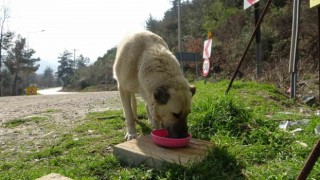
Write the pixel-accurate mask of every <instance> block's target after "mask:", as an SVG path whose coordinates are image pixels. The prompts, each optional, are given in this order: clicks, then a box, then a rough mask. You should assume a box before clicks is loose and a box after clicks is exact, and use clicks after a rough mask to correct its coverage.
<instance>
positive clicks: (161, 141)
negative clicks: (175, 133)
mask: <svg viewBox="0 0 320 180" xmlns="http://www.w3.org/2000/svg"><path fill="white" fill-rule="evenodd" d="M151 137H152V141H153V142H154V143H155V144H157V145H159V146H162V147H169V148H178V147H185V146H187V145H188V144H189V141H190V139H191V134H190V133H188V136H187V137H186V138H179V139H176V138H170V137H169V133H168V131H167V130H166V129H157V130H154V131H152V132H151Z"/></svg>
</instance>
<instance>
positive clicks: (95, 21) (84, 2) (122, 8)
mask: <svg viewBox="0 0 320 180" xmlns="http://www.w3.org/2000/svg"><path fill="white" fill-rule="evenodd" d="M1 1H2V2H1ZM1 1H0V6H1V7H3V5H5V7H7V8H9V13H8V14H9V19H8V20H7V23H6V24H5V28H6V30H9V31H14V32H15V33H16V34H20V35H22V37H25V38H26V39H27V46H28V47H30V48H32V49H34V50H35V51H36V53H35V55H34V57H36V58H37V57H40V59H41V61H40V69H39V70H38V71H37V73H42V72H43V70H44V69H45V68H46V67H47V66H50V67H51V68H53V69H54V70H55V71H56V69H57V66H58V65H59V64H58V57H59V56H60V55H61V54H62V53H63V52H64V50H68V51H70V52H75V54H76V57H77V56H78V55H79V54H82V55H83V56H84V57H88V58H90V62H91V63H93V62H94V61H96V60H97V58H98V57H102V56H103V55H104V54H105V53H106V52H107V50H109V49H111V48H113V47H115V46H117V45H118V43H119V42H120V41H121V39H122V37H123V36H124V34H125V33H126V32H128V31H131V30H136V29H144V28H145V22H146V20H147V19H148V18H149V15H152V17H154V18H155V19H158V20H161V19H162V18H163V16H164V13H165V12H166V11H167V10H169V9H170V8H171V7H172V5H171V0H1ZM74 49H75V51H74Z"/></svg>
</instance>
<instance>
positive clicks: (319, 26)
mask: <svg viewBox="0 0 320 180" xmlns="http://www.w3.org/2000/svg"><path fill="white" fill-rule="evenodd" d="M318 61H319V63H318V66H319V101H320V6H319V7H318Z"/></svg>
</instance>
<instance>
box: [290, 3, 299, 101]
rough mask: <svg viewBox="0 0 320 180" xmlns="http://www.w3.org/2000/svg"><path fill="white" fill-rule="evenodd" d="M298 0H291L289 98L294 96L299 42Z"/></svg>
mask: <svg viewBox="0 0 320 180" xmlns="http://www.w3.org/2000/svg"><path fill="white" fill-rule="evenodd" d="M299 19H300V0H294V1H293V16H292V35H291V46H290V63H289V73H290V74H291V83H290V98H295V97H296V84H297V61H298V44H299Z"/></svg>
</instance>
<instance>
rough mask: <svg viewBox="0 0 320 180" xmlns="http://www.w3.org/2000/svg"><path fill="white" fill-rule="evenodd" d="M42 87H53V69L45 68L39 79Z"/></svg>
mask: <svg viewBox="0 0 320 180" xmlns="http://www.w3.org/2000/svg"><path fill="white" fill-rule="evenodd" d="M41 82H42V86H44V87H53V86H54V84H55V78H54V74H53V69H52V68H51V67H49V66H48V67H46V69H45V70H44V73H43V75H42V77H41Z"/></svg>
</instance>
